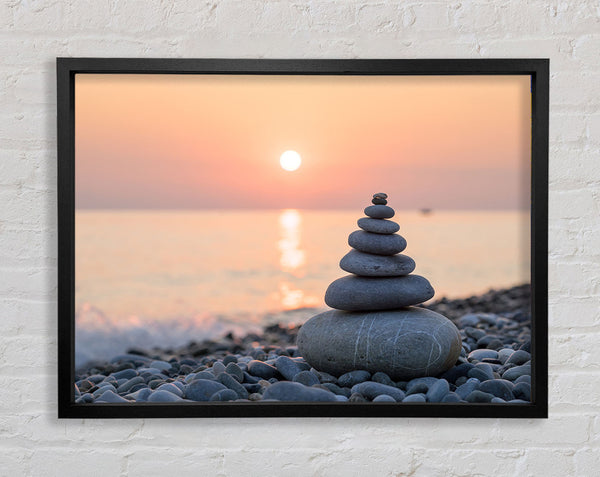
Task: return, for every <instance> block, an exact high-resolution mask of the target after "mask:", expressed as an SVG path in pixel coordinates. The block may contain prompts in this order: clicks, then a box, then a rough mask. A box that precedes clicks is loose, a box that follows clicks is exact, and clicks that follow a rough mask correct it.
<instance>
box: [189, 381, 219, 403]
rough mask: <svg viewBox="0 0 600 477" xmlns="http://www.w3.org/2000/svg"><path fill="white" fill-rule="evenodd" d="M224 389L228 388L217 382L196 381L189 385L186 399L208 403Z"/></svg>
mask: <svg viewBox="0 0 600 477" xmlns="http://www.w3.org/2000/svg"><path fill="white" fill-rule="evenodd" d="M222 389H227V387H226V386H225V385H223V384H221V383H218V382H216V381H210V380H208V379H196V380H194V381H192V382H191V383H190V384H188V385H187V387H186V389H185V397H186V398H187V399H190V400H192V401H208V400H209V399H210V397H211V396H212V395H213V394H214V393H216V392H217V391H221V390H222Z"/></svg>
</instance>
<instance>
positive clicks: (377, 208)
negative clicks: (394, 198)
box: [365, 205, 395, 219]
mask: <svg viewBox="0 0 600 477" xmlns="http://www.w3.org/2000/svg"><path fill="white" fill-rule="evenodd" d="M394 214H395V212H394V209H392V208H391V207H388V206H387V205H370V206H368V207H367V208H366V209H365V215H366V216H367V217H371V218H372V219H391V218H392V217H393V216H394Z"/></svg>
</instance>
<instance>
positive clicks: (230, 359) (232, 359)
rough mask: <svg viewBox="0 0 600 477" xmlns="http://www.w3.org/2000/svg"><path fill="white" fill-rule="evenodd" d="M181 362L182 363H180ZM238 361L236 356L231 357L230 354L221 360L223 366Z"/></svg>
mask: <svg viewBox="0 0 600 477" xmlns="http://www.w3.org/2000/svg"><path fill="white" fill-rule="evenodd" d="M182 362H183V361H182ZM237 362H238V359H237V357H236V356H234V355H232V354H228V355H227V356H225V357H224V358H223V364H224V365H225V366H227V365H228V364H229V363H237Z"/></svg>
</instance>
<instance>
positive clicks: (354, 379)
mask: <svg viewBox="0 0 600 477" xmlns="http://www.w3.org/2000/svg"><path fill="white" fill-rule="evenodd" d="M370 378H371V373H369V372H368V371H365V370H364V369H357V370H355V371H350V372H349V373H345V374H342V375H341V376H340V377H339V378H338V384H339V385H340V386H341V387H343V388H351V387H352V386H354V385H355V384H358V383H363V382H365V381H368V380H369V379H370Z"/></svg>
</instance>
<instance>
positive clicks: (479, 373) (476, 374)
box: [467, 367, 494, 381]
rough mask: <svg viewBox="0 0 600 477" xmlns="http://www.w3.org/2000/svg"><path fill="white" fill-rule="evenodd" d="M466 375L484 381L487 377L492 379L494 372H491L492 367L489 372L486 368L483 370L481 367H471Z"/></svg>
mask: <svg viewBox="0 0 600 477" xmlns="http://www.w3.org/2000/svg"><path fill="white" fill-rule="evenodd" d="M467 376H468V377H470V378H476V379H478V380H479V381H486V380H488V379H494V374H493V372H492V369H491V368H490V370H489V373H488V372H487V371H486V370H483V369H481V368H477V367H475V368H471V369H470V370H469V372H468V373H467Z"/></svg>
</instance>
